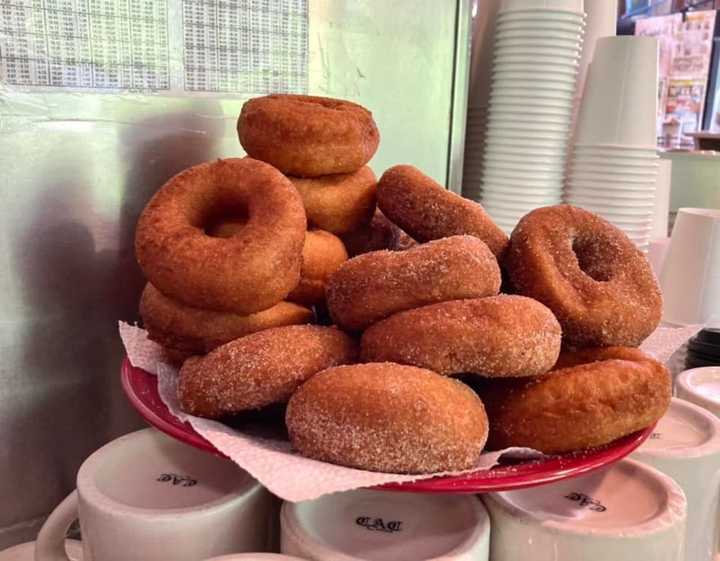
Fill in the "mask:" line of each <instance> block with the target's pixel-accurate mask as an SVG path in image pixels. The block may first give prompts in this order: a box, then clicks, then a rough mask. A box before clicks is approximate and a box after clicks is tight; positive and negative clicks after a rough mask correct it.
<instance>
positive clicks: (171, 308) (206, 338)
mask: <svg viewBox="0 0 720 561" xmlns="http://www.w3.org/2000/svg"><path fill="white" fill-rule="evenodd" d="M140 316H141V317H142V319H143V324H144V326H145V329H147V332H148V337H149V338H150V339H151V340H152V341H155V342H157V343H159V344H161V345H162V346H164V347H166V348H167V349H170V350H173V351H180V352H183V353H189V354H197V355H199V354H205V353H208V352H210V351H212V350H213V349H215V348H216V347H219V346H220V345H223V344H225V343H227V342H229V341H232V340H233V339H238V338H240V337H244V336H245V335H249V334H250V333H255V332H257V331H262V330H263V329H268V328H270V327H280V326H282V325H293V324H300V323H309V322H310V321H312V319H313V314H312V312H311V311H310V310H309V309H307V308H305V307H303V306H299V305H297V304H293V303H291V302H280V303H279V304H275V305H274V306H273V307H272V308H268V309H267V310H263V311H262V312H256V313H254V314H250V315H247V316H241V315H238V314H233V313H229V312H213V311H210V310H200V309H198V308H192V307H190V306H186V305H185V304H183V303H182V302H178V301H176V300H173V299H172V298H168V297H167V296H165V295H164V294H162V293H161V292H160V291H159V290H158V289H157V288H155V287H154V286H153V285H151V284H150V283H148V284H147V285H146V286H145V290H143V293H142V297H141V298H140ZM179 356H181V355H177V354H175V355H174V358H175V359H177V358H178V357H179Z"/></svg>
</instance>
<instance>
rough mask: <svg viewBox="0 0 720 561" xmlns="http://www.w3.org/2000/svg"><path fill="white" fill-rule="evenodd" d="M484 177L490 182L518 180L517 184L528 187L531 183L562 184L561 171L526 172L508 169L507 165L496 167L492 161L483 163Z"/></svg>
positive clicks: (538, 184)
mask: <svg viewBox="0 0 720 561" xmlns="http://www.w3.org/2000/svg"><path fill="white" fill-rule="evenodd" d="M485 179H486V180H487V181H488V182H491V181H493V180H497V181H508V182H518V183H519V184H521V185H527V186H528V187H530V186H532V185H536V186H541V185H557V184H558V183H560V184H562V180H563V173H562V172H556V171H546V172H540V171H530V172H527V171H522V170H512V169H508V168H507V167H505V168H498V167H497V166H495V165H493V162H492V161H487V162H486V163H485Z"/></svg>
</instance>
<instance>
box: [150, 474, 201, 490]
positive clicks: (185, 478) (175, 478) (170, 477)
mask: <svg viewBox="0 0 720 561" xmlns="http://www.w3.org/2000/svg"><path fill="white" fill-rule="evenodd" d="M155 481H162V482H164V483H165V482H169V483H172V484H173V485H180V486H181V487H192V486H193V485H197V479H193V478H192V477H190V476H189V475H178V474H177V473H161V474H160V477H158V478H157V479H156V480H155Z"/></svg>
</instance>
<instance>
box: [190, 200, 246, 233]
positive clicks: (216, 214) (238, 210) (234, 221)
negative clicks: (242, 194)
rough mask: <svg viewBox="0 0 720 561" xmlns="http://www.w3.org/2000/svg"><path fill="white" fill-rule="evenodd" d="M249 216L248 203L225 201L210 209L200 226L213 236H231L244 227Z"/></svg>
mask: <svg viewBox="0 0 720 561" xmlns="http://www.w3.org/2000/svg"><path fill="white" fill-rule="evenodd" d="M248 218H249V212H248V207H247V204H245V203H244V202H240V201H232V202H229V201H223V202H222V203H221V204H216V205H214V206H213V207H211V208H210V209H208V211H207V212H206V213H205V216H204V217H203V219H202V224H200V225H199V227H201V228H202V229H203V230H204V231H205V233H206V234H207V235H208V236H211V237H213V238H231V237H232V236H234V235H235V234H237V233H238V232H240V231H241V230H242V229H243V228H244V226H245V224H247V221H248Z"/></svg>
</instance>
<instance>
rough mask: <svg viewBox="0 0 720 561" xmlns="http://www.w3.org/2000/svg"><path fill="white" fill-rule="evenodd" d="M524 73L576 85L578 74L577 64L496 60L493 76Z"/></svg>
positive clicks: (539, 78) (541, 78)
mask: <svg viewBox="0 0 720 561" xmlns="http://www.w3.org/2000/svg"><path fill="white" fill-rule="evenodd" d="M515 72H522V73H523V74H525V75H527V76H534V77H535V78H536V79H538V80H553V81H555V80H560V81H563V82H567V83H574V82H575V78H576V76H577V72H578V66H577V65H576V64H572V63H571V64H554V63H544V62H541V61H538V62H535V63H533V62H527V61H522V60H508V59H496V60H495V69H494V70H493V76H503V75H505V74H509V73H515Z"/></svg>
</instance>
